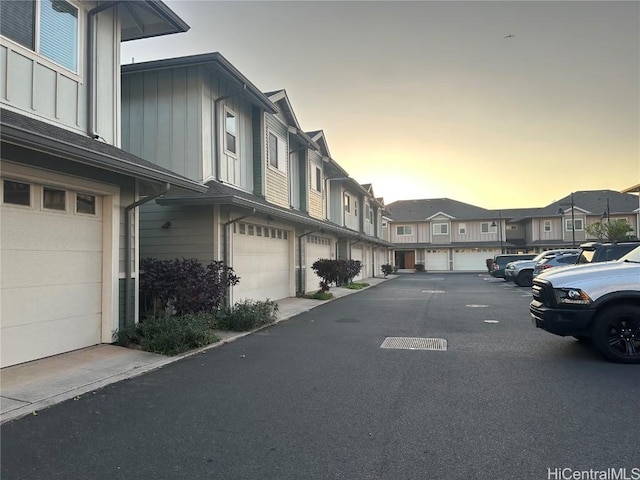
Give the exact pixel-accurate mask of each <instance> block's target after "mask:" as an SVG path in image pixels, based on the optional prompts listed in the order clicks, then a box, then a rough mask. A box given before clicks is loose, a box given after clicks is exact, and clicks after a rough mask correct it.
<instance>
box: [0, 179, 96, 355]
mask: <svg viewBox="0 0 640 480" xmlns="http://www.w3.org/2000/svg"><path fill="white" fill-rule="evenodd" d="M16 184H19V185H18V187H17V189H16V190H20V189H23V190H24V187H21V186H20V185H29V187H28V188H29V195H30V198H31V200H30V202H29V205H20V204H19V203H20V202H22V203H24V202H26V200H25V198H26V197H22V199H21V198H20V194H18V195H17V196H13V198H11V197H12V195H13V194H11V193H10V194H9V197H7V192H8V190H11V189H15V187H16ZM14 193H15V192H14ZM45 199H46V200H45ZM23 200H24V202H23ZM100 201H101V199H100V197H98V196H93V195H87V194H82V195H80V198H79V199H78V197H76V193H75V192H70V191H64V190H61V189H48V188H46V187H41V186H38V185H35V184H31V183H27V182H12V181H3V204H2V206H1V207H0V215H1V217H2V221H1V226H0V227H1V229H2V233H1V245H2V255H1V256H2V258H1V262H2V272H1V275H2V312H1V314H2V317H1V318H2V320H1V330H2V360H1V364H2V367H6V366H9V365H15V364H18V363H23V362H27V361H30V360H35V359H37V358H43V357H47V356H51V355H56V354H59V353H63V352H68V351H71V350H76V349H78V348H83V347H87V346H90V345H96V344H98V343H100V341H101V320H102V314H101V311H102V218H101V205H100ZM16 202H18V203H16ZM78 202H79V203H78ZM45 205H47V206H49V207H50V208H49V209H47V208H45ZM78 206H79V207H80V210H83V211H84V212H85V213H78V212H77V210H78ZM91 210H94V211H95V213H91Z"/></svg>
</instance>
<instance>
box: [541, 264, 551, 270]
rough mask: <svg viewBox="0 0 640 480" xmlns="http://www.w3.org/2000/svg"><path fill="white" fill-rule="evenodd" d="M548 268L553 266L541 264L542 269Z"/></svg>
mask: <svg viewBox="0 0 640 480" xmlns="http://www.w3.org/2000/svg"><path fill="white" fill-rule="evenodd" d="M547 268H551V265H540V269H541V270H546V269H547Z"/></svg>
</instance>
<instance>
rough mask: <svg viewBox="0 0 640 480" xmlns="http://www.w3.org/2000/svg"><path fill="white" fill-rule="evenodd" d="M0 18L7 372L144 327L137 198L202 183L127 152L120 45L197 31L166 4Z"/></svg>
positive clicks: (32, 7) (6, 6)
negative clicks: (135, 325)
mask: <svg viewBox="0 0 640 480" xmlns="http://www.w3.org/2000/svg"><path fill="white" fill-rule="evenodd" d="M0 16H1V17H2V22H1V30H0V34H1V36H0V71H2V72H3V73H2V79H1V80H0V103H1V113H0V126H1V130H0V140H1V142H2V143H1V149H2V150H1V155H2V159H1V177H2V179H1V181H0V191H1V193H0V217H1V241H0V251H1V256H2V262H1V269H2V271H1V277H2V287H1V288H2V292H1V295H2V307H1V309H2V311H1V320H0V328H1V335H0V336H1V337H2V346H1V351H2V356H1V364H0V366H2V367H6V366H9V365H15V364H18V363H22V362H27V361H30V360H34V359H38V358H42V357H46V356H50V355H55V354H59V353H63V352H67V351H70V350H74V349H78V348H82V347H87V346H90V345H95V344H99V343H110V342H111V341H112V334H113V332H114V331H115V330H117V329H118V328H119V327H120V326H121V325H123V324H124V323H125V322H126V321H127V320H129V321H130V322H133V321H135V315H136V311H137V309H136V304H137V260H138V256H139V251H138V244H137V238H138V231H137V228H138V222H137V209H136V207H137V205H138V203H140V202H143V201H145V200H146V199H148V198H151V197H153V196H155V195H160V194H162V193H164V192H166V191H167V190H169V191H172V192H178V193H180V192H183V193H184V192H185V191H193V192H198V191H204V190H206V188H205V187H204V186H202V185H201V184H200V183H199V182H196V181H193V180H191V179H188V178H186V177H184V176H181V175H178V174H176V173H174V172H172V171H170V170H167V169H165V168H162V167H160V166H158V165H156V164H153V163H151V162H148V161H146V160H143V159H142V158H140V157H137V156H135V155H132V154H130V153H127V152H125V151H124V150H121V149H120V148H119V145H120V107H119V105H120V96H119V92H120V59H119V55H118V52H119V50H120V42H121V41H128V40H134V39H139V38H147V37H152V36H156V35H164V34H170V33H177V32H184V31H186V30H187V29H188V26H187V25H186V24H185V23H184V22H183V21H182V20H181V19H180V18H178V17H177V16H176V15H175V14H174V13H173V12H172V11H171V10H170V9H169V8H167V7H166V6H165V5H164V4H163V3H162V2H159V1H152V0H148V1H138V2H122V3H118V2H109V3H105V4H100V5H98V4H97V3H95V2H92V3H87V2H81V3H78V2H67V1H64V0H60V1H56V2H50V1H39V0H38V1H35V2H0ZM143 197H146V198H144V199H143Z"/></svg>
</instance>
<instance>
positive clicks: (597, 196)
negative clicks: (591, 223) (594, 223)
mask: <svg viewBox="0 0 640 480" xmlns="http://www.w3.org/2000/svg"><path fill="white" fill-rule="evenodd" d="M571 197H572V195H571V194H569V195H567V196H565V197H563V198H561V199H560V200H557V201H554V202H553V203H550V204H549V205H547V206H546V207H542V208H540V209H537V210H535V211H533V212H532V213H533V214H532V215H527V217H533V216H535V217H545V216H546V217H553V216H557V215H559V213H558V211H559V209H562V210H563V211H565V212H567V211H569V212H570V211H571V202H572V200H571ZM607 202H608V205H609V213H610V214H611V215H614V214H620V213H631V212H633V211H635V210H636V209H637V208H638V197H637V196H636V195H632V194H631V193H620V192H617V191H615V190H587V191H578V192H574V193H573V206H574V207H575V208H576V210H582V211H584V212H585V213H587V214H591V215H602V214H603V213H604V212H605V211H606V210H607Z"/></svg>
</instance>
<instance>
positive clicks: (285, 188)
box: [264, 113, 290, 208]
mask: <svg viewBox="0 0 640 480" xmlns="http://www.w3.org/2000/svg"><path fill="white" fill-rule="evenodd" d="M265 126H266V128H265V130H264V142H265V143H264V144H265V146H267V147H266V149H265V150H267V149H268V145H269V133H273V134H274V135H276V136H277V137H278V138H279V139H280V140H281V141H282V142H284V145H285V152H284V161H285V162H286V163H287V165H286V167H285V169H284V171H282V170H279V169H277V168H275V167H272V166H271V165H270V164H269V158H268V156H269V152H268V151H266V155H264V162H265V172H266V195H265V199H266V200H267V201H268V202H271V203H274V204H276V205H279V206H281V207H284V208H289V206H290V202H289V179H288V174H289V144H288V141H287V139H288V136H289V135H288V129H287V125H286V124H284V123H282V121H281V120H280V119H278V117H277V116H275V115H271V114H269V113H265Z"/></svg>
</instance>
